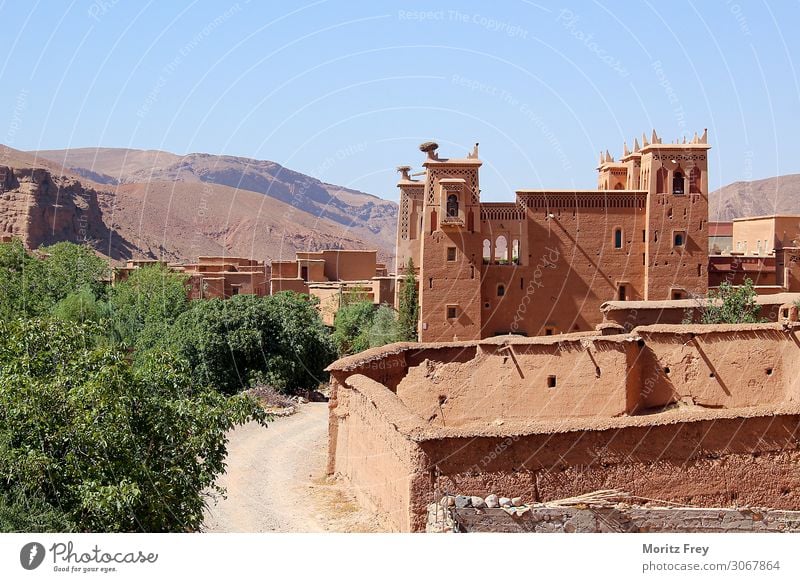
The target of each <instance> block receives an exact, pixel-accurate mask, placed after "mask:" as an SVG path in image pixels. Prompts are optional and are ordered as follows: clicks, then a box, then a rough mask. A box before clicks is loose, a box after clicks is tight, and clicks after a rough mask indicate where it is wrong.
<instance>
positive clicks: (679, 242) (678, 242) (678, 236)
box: [672, 230, 686, 247]
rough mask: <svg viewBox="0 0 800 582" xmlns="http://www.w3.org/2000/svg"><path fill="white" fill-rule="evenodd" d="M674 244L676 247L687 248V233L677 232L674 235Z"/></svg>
mask: <svg viewBox="0 0 800 582" xmlns="http://www.w3.org/2000/svg"><path fill="white" fill-rule="evenodd" d="M672 244H673V246H676V247H682V246H686V232H685V231H682V230H677V231H675V232H674V233H673V234H672Z"/></svg>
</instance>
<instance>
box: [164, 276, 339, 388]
mask: <svg viewBox="0 0 800 582" xmlns="http://www.w3.org/2000/svg"><path fill="white" fill-rule="evenodd" d="M315 305H316V303H315V300H314V299H313V298H311V297H309V296H308V295H301V294H297V293H293V292H291V291H286V292H282V293H278V294H276V295H273V296H270V297H256V296H254V295H237V296H235V297H232V298H231V299H227V300H222V299H211V300H208V301H196V302H194V303H192V306H191V309H189V310H188V311H186V312H185V313H183V314H181V315H180V316H179V317H178V319H177V321H176V322H175V325H174V326H172V328H171V329H170V331H169V333H168V337H167V343H166V347H167V349H169V350H171V351H173V352H174V353H176V354H178V355H179V356H180V357H182V358H185V359H186V360H187V361H188V362H189V364H190V366H191V369H192V371H193V374H194V376H195V378H196V379H197V380H198V381H201V382H203V383H206V384H209V385H212V386H215V387H217V388H218V389H219V390H222V391H224V392H228V393H233V392H236V391H239V390H241V389H243V388H247V387H248V386H250V385H251V381H252V380H258V381H263V382H266V383H268V384H270V385H272V386H274V387H276V388H278V389H279V390H281V391H284V392H294V391H297V390H303V389H308V388H312V387H316V386H317V385H318V384H319V383H320V382H322V381H324V380H325V379H326V377H327V376H326V374H325V371H324V369H325V367H326V366H327V365H328V364H329V363H330V362H331V361H332V360H333V357H334V354H333V350H332V344H331V343H330V337H329V334H328V331H327V329H325V326H324V325H323V324H322V320H321V318H320V316H319V312H317V310H316V308H315Z"/></svg>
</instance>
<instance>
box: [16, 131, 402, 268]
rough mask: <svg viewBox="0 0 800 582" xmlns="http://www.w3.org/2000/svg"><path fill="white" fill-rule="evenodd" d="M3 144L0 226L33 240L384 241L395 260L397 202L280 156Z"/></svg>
mask: <svg viewBox="0 0 800 582" xmlns="http://www.w3.org/2000/svg"><path fill="white" fill-rule="evenodd" d="M42 154H43V153H42V152H38V153H28V152H20V151H17V150H13V149H10V148H6V147H2V146H0V234H12V235H16V236H22V237H24V239H25V241H26V243H27V244H28V246H30V247H32V248H35V247H38V246H39V245H41V244H50V243H53V242H57V241H59V240H70V241H76V242H77V241H81V240H86V241H88V242H89V243H90V244H91V245H92V246H93V247H94V248H95V249H96V250H97V251H98V252H99V253H101V254H103V255H105V256H107V257H109V258H111V259H113V260H124V259H127V258H132V257H149V258H156V257H161V258H164V259H167V260H173V261H185V260H192V259H194V258H196V257H197V256H198V255H209V254H234V255H241V256H247V257H254V258H259V259H267V260H272V259H287V258H293V257H294V253H295V252H296V251H303V250H318V249H323V248H360V249H364V248H375V249H378V251H379V257H380V259H381V260H384V261H387V262H391V260H392V254H393V251H394V236H395V235H394V232H395V227H396V212H397V210H396V205H395V204H394V203H392V202H387V201H385V200H381V199H379V198H376V197H374V196H371V195H369V194H364V193H363V192H358V191H356V190H350V189H346V188H339V187H337V186H333V185H330V184H324V183H322V182H320V181H319V180H316V179H315V178H310V177H308V176H305V175H303V174H299V173H297V172H293V171H291V170H287V169H285V168H282V167H281V166H279V165H278V164H274V163H273V162H264V161H258V160H245V159H242V158H232V157H226V156H208V155H203V154H193V155H190V156H176V155H174V154H170V153H167V152H144V151H137V150H95V149H92V150H62V151H59V152H44V154H45V155H42Z"/></svg>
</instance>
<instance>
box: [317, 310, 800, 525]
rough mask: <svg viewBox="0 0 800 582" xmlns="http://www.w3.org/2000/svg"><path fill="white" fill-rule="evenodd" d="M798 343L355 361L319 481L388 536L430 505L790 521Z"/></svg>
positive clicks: (736, 330) (796, 456)
mask: <svg viewBox="0 0 800 582" xmlns="http://www.w3.org/2000/svg"><path fill="white" fill-rule="evenodd" d="M798 331H800V327H798V326H797V325H783V326H782V325H776V324H760V325H741V326H699V325H695V326H680V327H678V326H648V327H640V328H637V329H635V330H634V331H633V332H632V333H631V334H621V335H618V336H612V337H601V336H593V337H587V336H585V335H582V336H572V335H571V334H570V335H566V336H563V337H559V338H537V339H527V338H510V337H509V338H503V339H500V338H495V339H491V340H483V341H480V342H456V343H448V344H423V345H422V346H420V345H419V344H394V345H392V346H387V347H385V348H379V349H375V350H368V351H367V352H364V353H362V354H359V355H357V356H353V357H350V358H345V359H342V360H340V361H338V362H336V363H334V364H333V365H332V366H331V368H330V369H331V372H332V377H333V387H334V389H333V398H332V400H331V404H330V406H331V416H330V446H329V466H328V469H329V472H330V473H339V474H341V475H343V476H345V477H346V478H347V479H349V480H350V481H351V483H352V484H353V485H354V486H355V488H356V490H357V493H358V495H359V498H360V499H361V500H362V501H363V502H365V503H367V504H368V505H369V506H371V507H374V508H375V509H377V510H378V511H381V512H383V513H386V514H388V515H389V516H390V519H391V521H392V523H393V524H394V526H395V527H396V528H397V529H398V530H401V531H422V530H424V528H425V522H426V507H427V505H428V504H430V503H431V502H433V501H435V500H437V499H438V498H440V497H441V496H442V495H444V494H463V495H481V496H485V495H487V494H489V493H496V494H501V495H505V496H509V497H515V496H520V497H523V498H524V499H526V500H531V501H534V502H537V501H549V500H553V499H559V498H563V497H570V496H574V495H579V494H583V493H587V492H591V491H594V490H597V489H607V488H617V489H621V490H624V491H627V492H629V493H631V494H633V495H636V496H639V497H642V498H646V499H655V500H661V501H668V502H674V503H681V504H687V505H690V504H691V505H699V506H710V507H716V506H732V505H751V506H757V507H771V508H777V509H798V508H800V471H798V470H797V467H798V466H799V465H798V463H800V373H799V372H800V361H798V357H797V356H798V348H800V340H798V338H797V333H798ZM598 370H599V375H598ZM548 376H555V377H556V385H555V387H550V386H549V385H548V384H547V377H548Z"/></svg>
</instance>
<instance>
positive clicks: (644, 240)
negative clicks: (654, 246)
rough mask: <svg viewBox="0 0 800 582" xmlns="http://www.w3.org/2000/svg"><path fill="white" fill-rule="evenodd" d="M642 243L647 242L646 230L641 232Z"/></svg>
mask: <svg viewBox="0 0 800 582" xmlns="http://www.w3.org/2000/svg"><path fill="white" fill-rule="evenodd" d="M642 242H647V231H646V230H643V231H642Z"/></svg>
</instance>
